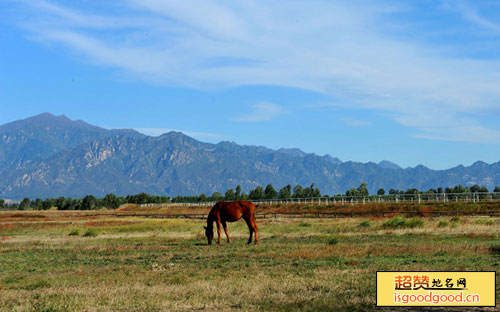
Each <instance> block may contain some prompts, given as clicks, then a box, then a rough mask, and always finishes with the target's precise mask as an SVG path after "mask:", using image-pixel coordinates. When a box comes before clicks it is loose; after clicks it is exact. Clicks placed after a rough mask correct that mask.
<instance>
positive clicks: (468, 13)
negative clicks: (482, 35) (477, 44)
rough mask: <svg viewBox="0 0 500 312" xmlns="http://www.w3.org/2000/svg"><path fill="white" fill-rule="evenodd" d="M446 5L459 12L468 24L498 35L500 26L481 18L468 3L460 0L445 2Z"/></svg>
mask: <svg viewBox="0 0 500 312" xmlns="http://www.w3.org/2000/svg"><path fill="white" fill-rule="evenodd" d="M446 5H447V7H449V8H452V9H454V10H456V11H458V12H460V13H461V14H462V16H463V17H464V18H465V19H466V20H468V21H469V22H472V23H474V24H476V25H478V26H481V27H483V28H485V29H488V30H492V31H494V32H496V33H498V34H500V24H496V23H494V22H493V21H491V20H489V19H487V18H486V17H484V16H482V15H481V14H480V13H479V12H478V11H477V10H475V9H474V8H473V7H471V6H470V5H469V3H468V2H466V1H462V0H454V1H447V2H446Z"/></svg>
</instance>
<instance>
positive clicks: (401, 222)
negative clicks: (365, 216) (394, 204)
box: [382, 217, 406, 229]
mask: <svg viewBox="0 0 500 312" xmlns="http://www.w3.org/2000/svg"><path fill="white" fill-rule="evenodd" d="M382 227H384V228H389V229H397V228H404V227H406V221H405V219H404V218H403V217H394V218H392V219H389V220H387V221H385V222H384V224H382Z"/></svg>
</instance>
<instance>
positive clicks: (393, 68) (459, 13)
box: [0, 0, 500, 169]
mask: <svg viewBox="0 0 500 312" xmlns="http://www.w3.org/2000/svg"><path fill="white" fill-rule="evenodd" d="M0 16H1V18H0V112H1V113H0V123H2V124H3V123H6V122H9V121H13V120H16V119H21V118H26V117H29V116H32V115H34V114H38V113H42V112H51V113H53V114H57V115H59V114H64V115H66V116H68V117H70V118H72V119H83V120H85V121H87V122H89V123H91V124H95V125H99V126H102V127H106V128H134V129H138V130H139V131H141V132H144V133H147V134H156V135H157V134H160V133H163V132H167V131H170V130H179V131H183V132H184V133H186V134H188V135H191V136H193V137H195V138H197V139H199V140H201V141H205V142H219V141H221V140H229V141H235V142H236V143H239V144H247V145H264V146H267V147H271V148H280V147H298V148H301V149H302V150H304V151H306V152H314V153H317V154H320V155H322V154H330V155H332V156H334V157H339V158H340V159H341V160H344V161H346V160H354V161H362V162H367V161H375V162H379V161H381V160H390V161H393V162H395V163H397V164H399V165H401V166H403V167H407V166H416V165H418V164H423V165H426V166H428V167H430V168H434V169H444V168H449V167H452V166H455V165H458V164H464V165H470V164H471V163H473V162H474V161H476V160H483V161H486V162H496V161H499V160H500V122H499V116H500V53H499V51H500V2H499V1H492V0H484V1H461V0H453V1H451V0H450V1H439V0H429V1H426V0H419V1H416V0H415V1H356V0H354V1H332V0H325V1H319V0H308V1H293V0H290V1H258V0H241V1H216V0H213V1H211V0H190V1H180V0H174V1H168V0H124V1H78V0H72V1H69V0H67V1H49V0H47V1H41V0H17V1H11V0H6V1H2V3H1V4H0Z"/></svg>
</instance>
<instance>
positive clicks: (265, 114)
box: [231, 102, 287, 122]
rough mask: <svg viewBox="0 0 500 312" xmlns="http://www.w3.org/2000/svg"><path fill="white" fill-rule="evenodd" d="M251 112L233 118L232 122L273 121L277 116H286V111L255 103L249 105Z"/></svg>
mask: <svg viewBox="0 0 500 312" xmlns="http://www.w3.org/2000/svg"><path fill="white" fill-rule="evenodd" d="M251 107H252V112H250V113H248V114H245V115H241V116H237V117H233V118H231V120H232V121H236V122H259V121H269V120H273V119H274V118H276V117H277V116H279V115H282V114H286V113H287V111H286V110H285V109H283V108H281V107H280V106H278V105H276V104H273V103H265V102H263V103H256V104H253V105H251Z"/></svg>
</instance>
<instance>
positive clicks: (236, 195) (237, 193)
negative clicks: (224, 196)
mask: <svg viewBox="0 0 500 312" xmlns="http://www.w3.org/2000/svg"><path fill="white" fill-rule="evenodd" d="M234 199H236V200H240V199H241V185H239V184H238V185H237V186H236V189H235V192H234Z"/></svg>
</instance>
